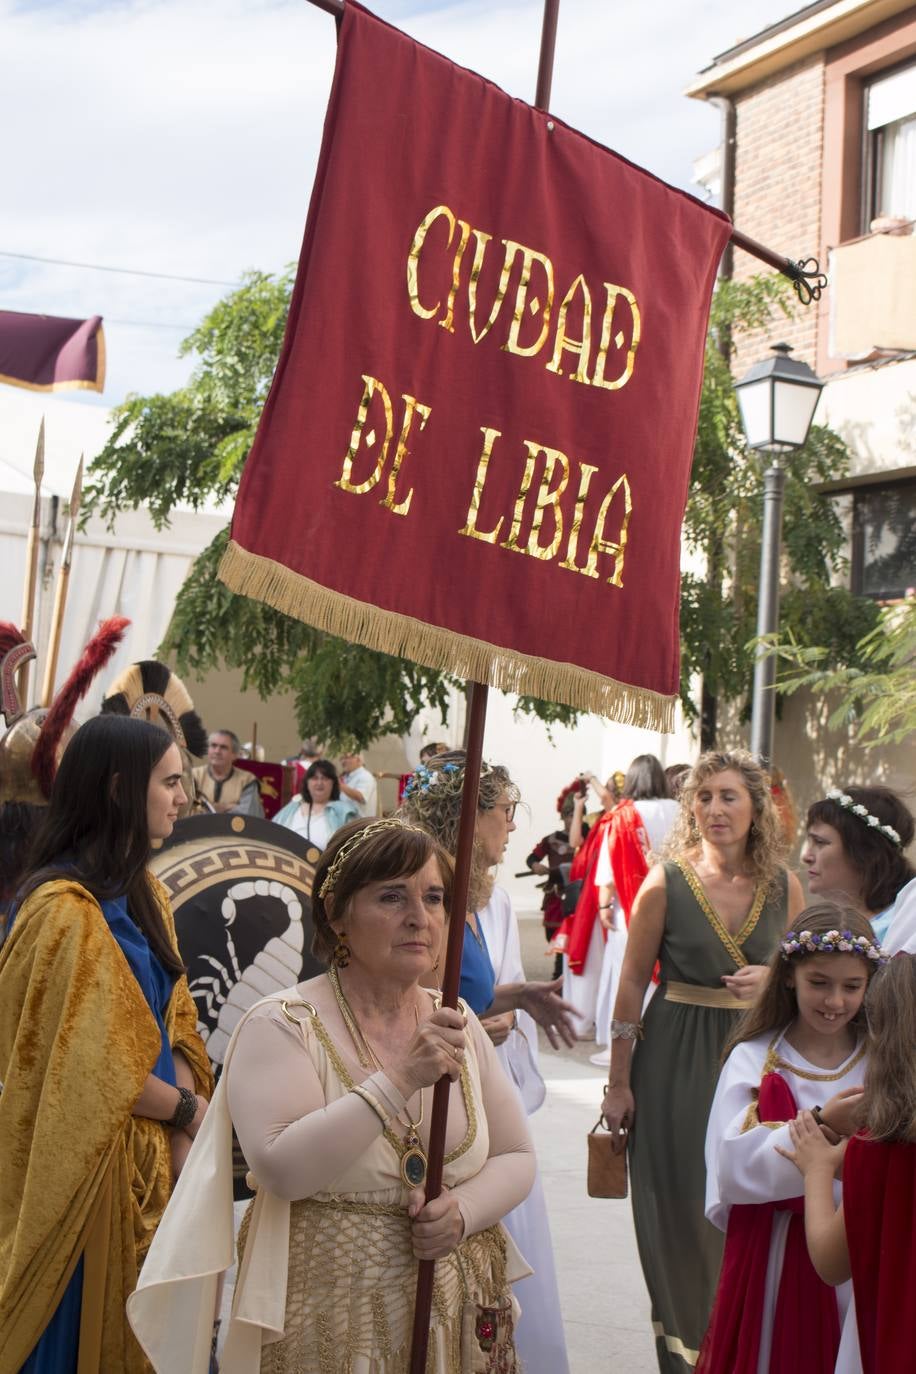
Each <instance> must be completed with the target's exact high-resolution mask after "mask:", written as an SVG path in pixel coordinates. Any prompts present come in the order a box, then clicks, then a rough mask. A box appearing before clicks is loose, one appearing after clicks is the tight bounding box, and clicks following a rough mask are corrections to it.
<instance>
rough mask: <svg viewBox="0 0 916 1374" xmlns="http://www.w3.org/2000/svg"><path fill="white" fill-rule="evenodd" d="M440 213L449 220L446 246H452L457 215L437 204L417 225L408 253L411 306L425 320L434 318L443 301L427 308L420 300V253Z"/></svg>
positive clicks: (408, 284)
mask: <svg viewBox="0 0 916 1374" xmlns="http://www.w3.org/2000/svg"><path fill="white" fill-rule="evenodd" d="M440 215H444V216H445V219H446V221H447V222H448V243H447V244H446V245H445V246H446V248H450V247H451V246H452V239H453V238H454V237H455V216H454V215H453V214H452V212H451V210H450V209H449V208H448V206H447V205H436V206H435V207H434V208H433V209H432V210H430V212H429V214H427V215H424V217H423V219H421V220H420V223H419V224H418V225H417V232H416V233H415V234H414V236H413V242H412V243H411V245H410V252H409V253H408V254H407V295H408V296H409V297H410V307H411V309H412V310H413V312H414V314H415V315H419V316H420V317H421V319H424V320H431V319H434V318H435V315H436V312H437V311H438V309H439V306H440V305H441V303H442V302H441V301H436V304H435V305H434V306H433V307H432V309H427V307H426V306H425V305H423V304H422V303H421V301H420V282H419V265H420V253H421V251H422V249H423V245H424V243H425V242H426V235H427V234H428V233H429V229H430V225H432V224H434V223H435V221H436V220H437V219H439V217H440Z"/></svg>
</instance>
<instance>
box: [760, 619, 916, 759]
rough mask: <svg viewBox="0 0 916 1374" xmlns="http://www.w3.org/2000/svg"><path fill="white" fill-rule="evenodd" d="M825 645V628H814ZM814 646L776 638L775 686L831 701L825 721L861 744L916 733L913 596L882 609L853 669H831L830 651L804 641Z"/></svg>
mask: <svg viewBox="0 0 916 1374" xmlns="http://www.w3.org/2000/svg"><path fill="white" fill-rule="evenodd" d="M818 628H819V629H820V630H821V632H822V634H823V638H824V641H825V643H826V642H827V640H828V633H827V631H828V626H827V625H822V626H820V627H818ZM809 638H810V639H812V640H814V641H815V644H814V646H813V647H812V646H810V645H809V646H805V645H804V644H800V643H799V642H798V641H797V640H795V639H793V638H791V637H787V636H784V637H782V638H780V637H778V636H777V637H776V639H775V642H774V643H773V646H772V648H773V652H774V653H778V654H779V656H780V658H781V660H782V664H783V668H782V671H781V672H780V675H779V681H778V683H777V687H778V690H779V691H780V692H783V693H786V694H791V693H793V692H797V691H798V690H799V688H802V687H805V688H807V689H808V690H809V691H812V692H815V693H817V694H819V695H830V696H832V697H834V698H835V700H836V706H835V708H834V710H833V712H832V714H831V716H830V718H829V722H828V723H829V725H830V726H831V728H832V729H835V730H839V729H842V730H848V729H849V728H850V727H852V729H853V730H854V732H855V735H856V738H857V739H858V741H859V743H860V744H864V745H865V746H866V747H867V748H873V747H874V746H875V745H879V744H900V743H902V742H903V740H905V739H908V738H909V737H910V736H911V735H913V734H916V595H913V594H910V595H908V596H907V598H906V600H905V601H904V602H902V603H898V604H896V605H892V606H885V607H884V608H883V609H882V610H881V612H880V614H879V616H878V623H877V624H876V625H875V626H874V627H873V628H872V629H871V630H869V631H868V633H867V634H865V635H863V636H862V638H861V639H860V641H859V643H858V656H859V665H858V666H853V667H849V666H841V667H833V668H831V667H830V666H827V665H829V662H830V659H831V652H830V650H829V649H828V648H825V647H824V646H823V645H822V644H820V643H818V642H817V632H816V631H815V633H813V634H811V635H810V636H809Z"/></svg>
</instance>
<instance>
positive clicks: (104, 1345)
mask: <svg viewBox="0 0 916 1374" xmlns="http://www.w3.org/2000/svg"><path fill="white" fill-rule="evenodd" d="M181 771H182V760H181V755H180V753H179V750H178V747H177V745H175V744H173V743H172V741H171V738H170V737H169V736H168V735H167V734H165V733H164V731H162V730H160V729H159V728H158V727H156V726H154V725H151V724H149V723H148V722H146V721H140V720H134V719H131V718H129V717H121V716H99V717H97V718H96V719H94V720H90V721H88V722H87V723H86V724H85V725H83V726H82V727H81V729H79V730H78V731H77V732H76V734H75V735H74V736H73V739H72V740H71V741H70V743H69V745H68V746H67V749H66V751H65V753H64V755H63V757H62V759H61V762H60V766H59V768H58V771H57V777H56V779H55V781H54V786H53V789H52V792H51V799H50V802H49V805H48V809H47V814H46V815H45V817H44V819H43V822H42V824H41V826H40V828H39V830H38V832H37V834H36V836H35V839H34V842H33V845H32V850H31V855H30V861H29V864H28V869H27V876H26V878H25V880H24V882H23V884H22V886H21V888H20V892H19V894H18V898H17V904H16V907H15V910H14V913H13V916H12V928H11V931H10V934H9V936H8V938H7V940H6V943H5V945H4V947H3V951H2V955H0V1081H2V1082H3V1084H4V1088H3V1094H2V1097H0V1159H2V1161H3V1167H2V1170H0V1349H2V1350H3V1352H4V1360H5V1367H6V1368H9V1369H11V1370H20V1369H21V1370H24V1371H28V1374H64V1371H67V1374H69V1371H71V1370H75V1369H76V1367H77V1362H78V1363H79V1369H80V1374H82V1371H83V1370H85V1371H88V1372H90V1374H102V1371H107V1370H109V1369H110V1370H114V1369H117V1370H118V1371H119V1372H123V1374H140V1371H143V1370H145V1369H146V1364H145V1361H144V1359H143V1356H142V1353H141V1351H140V1348H139V1346H138V1345H137V1343H136V1341H135V1340H134V1338H133V1336H132V1335H131V1334H130V1331H129V1329H128V1326H127V1321H126V1318H125V1314H124V1304H125V1302H126V1299H127V1297H128V1295H129V1294H130V1293H131V1291H132V1290H133V1288H134V1285H135V1283H136V1280H137V1274H138V1272H139V1268H140V1263H141V1261H142V1258H143V1255H144V1254H145V1252H146V1250H147V1248H148V1246H149V1244H150V1241H151V1240H152V1237H153V1234H154V1232H155V1229H156V1226H157V1225H158V1222H159V1220H160V1218H161V1216H162V1213H163V1211H164V1209H165V1204H166V1202H167V1201H168V1198H169V1194H170V1192H171V1189H172V1183H173V1177H174V1176H175V1175H176V1174H177V1172H178V1170H179V1169H180V1167H181V1165H182V1163H183V1161H184V1158H185V1157H186V1155H187V1152H188V1150H189V1148H190V1143H191V1139H192V1137H193V1136H194V1135H195V1134H196V1132H197V1129H198V1127H199V1126H200V1124H201V1122H202V1120H203V1116H204V1112H205V1111H206V1106H207V1098H208V1097H209V1094H210V1091H211V1088H212V1078H211V1075H210V1067H209V1063H208V1060H207V1056H206V1052H205V1050H204V1046H203V1043H202V1041H201V1039H200V1037H199V1035H198V1034H197V1013H196V1010H195V1007H194V1003H193V1001H192V999H191V995H190V993H189V991H188V985H187V980H186V978H185V977H184V968H183V965H182V963H181V959H180V957H179V954H178V948H177V944H176V941H175V930H174V925H173V922H172V915H171V911H170V909H169V903H168V897H167V894H166V892H165V889H164V888H163V887H162V886H161V885H160V884H159V883H158V882H157V880H156V879H155V878H154V877H153V876H152V875H151V873H150V872H149V870H148V868H147V863H148V860H149V856H150V850H151V846H152V844H154V843H155V842H156V841H161V840H164V839H166V838H167V837H168V836H169V835H170V834H171V831H172V826H173V825H174V822H175V819H176V817H177V814H178V808H179V807H180V806H181V805H182V803H183V802H184V800H185V793H184V791H183V789H182V786H181ZM26 1142H28V1146H27V1147H26Z"/></svg>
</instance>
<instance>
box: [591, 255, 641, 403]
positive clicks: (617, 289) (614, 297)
mask: <svg viewBox="0 0 916 1374" xmlns="http://www.w3.org/2000/svg"><path fill="white" fill-rule="evenodd" d="M604 289H605V291H606V292H607V305H606V306H605V308H604V319H603V321H602V324H601V343H600V344H599V345H598V357H597V358H596V360H595V371H594V372H593V374H592V386H603V387H605V388H606V389H607V390H608V391H616V390H617V389H618V388H619V387H622V386H626V384H627V382H628V381H629V380H630V378H631V377H632V375H633V368H634V367H635V366H636V350H637V348H638V347H639V337H640V331H641V317H640V313H639V306H638V305H637V304H636V297H635V296H634V295H633V292H632V291H628V290H627V288H626V287H625V286H613V285H612V284H611V283H610V282H609V281H606V282H605V283H604ZM621 298H622V299H623V300H625V301H626V302H627V304H628V305H629V307H630V316H631V319H632V321H633V328H632V333H631V335H630V347H629V349H628V350H627V356H626V362H625V364H624V369H623V371H622V372H621V374H620V376H619V377H615V378H614V379H613V380H612V381H610V382H607V381H605V379H604V368H605V364H606V362H607V353H608V349H609V348H610V346H611V328H612V322H613V319H614V309H615V307H616V305H617V301H618V300H619V299H621ZM625 343H626V336H625V335H624V332H623V330H622V329H618V331H617V333H616V334H615V336H614V346H615V348H617V349H621V348H623V346H624V344H625Z"/></svg>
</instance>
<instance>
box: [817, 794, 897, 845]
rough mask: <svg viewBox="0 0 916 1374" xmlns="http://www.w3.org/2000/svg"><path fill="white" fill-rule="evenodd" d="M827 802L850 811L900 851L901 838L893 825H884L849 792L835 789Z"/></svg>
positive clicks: (828, 796) (828, 795)
mask: <svg viewBox="0 0 916 1374" xmlns="http://www.w3.org/2000/svg"><path fill="white" fill-rule="evenodd" d="M827 800H828V801H832V802H836V804H837V806H841V807H842V808H843V810H844V811H849V812H851V813H852V815H853V816H858V818H859V820H860V821H862V822H863V823H864V824H865V825H867V826H868V827H869V829H871V830H877V832H878V834H879V835H883V836H884V837H885V839H888V840H890V842H891V844H895V845H896V846H897V848H898V849H900V848H901V840H900V836H899V835H898V834H897V831H896V830H895V829H894V827H893V826H892V825H882V824H881V821H880V820H879V819H878V817H877V816H873V815H872V814H871V812H870V811H869V809H868V807H867V806H863V805H862V803H861V802H857V801H854V800H853V799H852V797H850V796H849V794H848V793H847V792H841V791H840V789H839V788H838V787H833V788H831V790H830V791H829V792H828V793H827Z"/></svg>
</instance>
